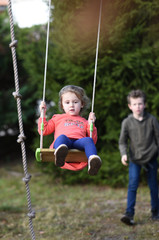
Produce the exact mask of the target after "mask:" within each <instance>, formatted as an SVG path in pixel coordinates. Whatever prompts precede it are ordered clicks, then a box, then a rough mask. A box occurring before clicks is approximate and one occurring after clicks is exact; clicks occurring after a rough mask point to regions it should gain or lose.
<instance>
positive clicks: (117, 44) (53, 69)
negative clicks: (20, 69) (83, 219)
mask: <svg viewBox="0 0 159 240" xmlns="http://www.w3.org/2000/svg"><path fill="white" fill-rule="evenodd" d="M52 3H53V6H54V7H53V10H52V21H51V24H50V40H49V55H48V71H47V85H46V99H47V100H48V101H53V102H55V107H54V109H50V112H52V113H54V112H55V111H56V112H57V102H58V91H59V90H60V88H61V87H63V86H64V85H66V84H76V85H80V86H82V87H84V88H85V90H86V92H87V94H88V96H89V97H90V98H91V97H92V85H93V75H94V62H95V50H96V38H97V27H98V14H99V1H98V0H81V1H78V0H76V1H74V0H69V1H68V0H62V1H57V0H53V1H52ZM158 18H159V6H158V1H157V0H153V1H150V0H127V1H120V0H115V1H111V0H106V1H103V10H102V25H101V34H100V45H99V59H98V70H97V84H96V97H95V112H96V116H97V121H96V125H97V128H98V135H99V139H98V143H97V148H98V151H99V154H100V155H101V157H102V159H103V166H102V169H101V171H100V173H99V175H98V176H97V177H96V178H95V179H94V180H92V178H89V177H88V176H87V175H86V171H83V172H80V173H79V175H78V179H80V181H81V178H82V180H83V181H85V180H86V179H87V181H89V180H90V181H91V182H92V181H96V182H100V183H101V182H103V183H108V184H111V185H116V184H119V183H120V184H124V180H125V176H124V175H125V173H123V172H124V171H122V170H123V167H122V165H121V163H120V155H119V150H118V138H119V133H120V124H121V121H122V119H123V118H124V117H126V116H127V114H129V110H128V108H127V103H126V96H127V94H128V92H129V91H130V90H132V89H135V88H142V89H143V90H144V91H145V92H146V93H147V95H148V109H149V111H151V112H152V113H153V114H154V115H156V116H157V114H158V106H159V94H158V79H159V71H158V69H159V57H158V56H159V54H158V52H159V41H158V39H159V32H158V29H159V26H158V25H159V24H158V22H159V21H158ZM37 31H39V29H37ZM35 32H36V30H35V29H34V30H33V31H32V30H31V31H30V32H26V33H25V37H24V39H23V45H22V44H21V46H20V49H21V50H20V51H19V54H20V56H21V57H22V52H23V54H24V55H23V64H24V66H25V69H26V71H27V72H28V76H29V82H30V84H31V85H30V86H34V87H35V88H36V89H37V90H36V94H37V97H39V98H40V96H41V95H42V88H43V82H42V79H41V75H42V70H43V67H44V58H45V44H44V42H45V37H44V35H45V36H46V29H45V28H41V29H40V33H39V32H38V34H40V35H38V34H37V32H36V33H35ZM37 36H40V37H39V38H37ZM21 39H22V37H21ZM30 39H31V40H30ZM24 43H26V44H24ZM35 88H34V89H35ZM48 145H49V144H48ZM49 171H50V168H49ZM51 171H52V170H51ZM119 171H120V173H121V174H118V172H119ZM54 172H55V175H56V174H58V176H59V175H61V176H62V177H63V179H65V181H67V179H69V181H75V179H77V174H72V173H71V174H70V172H68V171H67V172H66V171H60V170H58V169H57V168H55V169H54ZM113 174H115V176H116V177H115V178H113V179H112V175H113ZM68 175H69V178H68ZM88 179H89V180H88Z"/></svg>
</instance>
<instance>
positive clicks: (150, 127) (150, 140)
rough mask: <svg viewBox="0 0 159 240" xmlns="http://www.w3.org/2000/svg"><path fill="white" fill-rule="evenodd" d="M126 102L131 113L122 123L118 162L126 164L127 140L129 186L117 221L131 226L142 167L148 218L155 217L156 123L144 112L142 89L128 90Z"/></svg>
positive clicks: (158, 133)
mask: <svg viewBox="0 0 159 240" xmlns="http://www.w3.org/2000/svg"><path fill="white" fill-rule="evenodd" d="M127 101H128V107H129V109H130V110H131V111H132V114H130V115H129V116H128V117H127V118H126V119H124V120H123V122H122V127H121V133H120V138H119V150H120V154H121V162H122V164H123V165H125V166H127V165H128V164H127V161H128V155H127V147H128V143H129V161H130V162H129V185H128V193H127V208H126V212H125V214H124V216H123V217H122V218H121V221H122V222H123V223H125V224H127V225H133V224H134V219H133V218H134V214H135V203H136V193H137V188H138V185H139V177H140V171H141V168H142V167H143V168H144V169H145V170H146V173H147V181H148V185H149V188H150V195H151V212H152V219H153V220H156V219H159V199H158V183H157V167H158V166H157V157H158V150H159V123H158V121H157V119H156V118H155V117H154V116H153V115H151V114H149V113H147V112H146V111H145V107H146V96H145V94H144V92H143V91H141V90H133V91H131V92H130V93H129V94H128V96H127Z"/></svg>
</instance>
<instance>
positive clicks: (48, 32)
mask: <svg viewBox="0 0 159 240" xmlns="http://www.w3.org/2000/svg"><path fill="white" fill-rule="evenodd" d="M50 14H51V0H49V14H48V24H47V36H46V52H45V69H44V86H43V101H45V95H46V74H47V60H48V48H49V34H50ZM43 122H44V109H42V126H43ZM40 148H43V127H41V134H40Z"/></svg>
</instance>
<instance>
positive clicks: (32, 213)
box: [8, 0, 35, 240]
mask: <svg viewBox="0 0 159 240" xmlns="http://www.w3.org/2000/svg"><path fill="white" fill-rule="evenodd" d="M8 13H9V19H10V33H11V43H10V45H9V46H10V48H11V52H12V59H13V71H14V81H15V92H14V93H13V96H14V98H15V99H16V100H17V112H18V121H19V131H20V135H19V137H18V140H17V142H18V143H20V144H21V152H22V162H23V169H24V175H25V177H24V178H23V181H24V182H25V187H26V196H27V203H28V214H27V215H28V217H29V228H30V233H31V239H32V240H35V234H34V228H33V223H32V218H35V211H33V210H32V206H31V197H30V189H29V181H30V178H31V175H30V174H28V171H27V160H26V149H25V142H24V140H25V135H24V131H23V120H22V110H21V98H22V96H21V94H20V93H19V78H18V67H17V58H16V46H17V43H18V41H17V40H15V34H14V23H13V14H12V4H11V0H8Z"/></svg>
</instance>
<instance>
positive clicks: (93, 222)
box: [0, 161, 159, 240]
mask: <svg viewBox="0 0 159 240" xmlns="http://www.w3.org/2000/svg"><path fill="white" fill-rule="evenodd" d="M28 171H29V173H31V174H32V178H31V181H30V182H29V186H30V193H31V200H32V208H33V209H35V211H36V217H35V219H33V226H34V232H35V236H36V239H38V240H141V239H142V240H152V239H153V240H157V239H159V224H158V223H159V222H154V221H152V220H151V218H150V216H151V213H150V196H149V189H148V187H147V186H140V187H139V191H138V195H137V203H136V214H135V222H136V224H135V226H133V227H132V226H131V227H130V226H126V225H124V224H123V223H122V222H121V221H120V218H121V216H122V214H123V213H124V211H125V207H126V194H127V193H126V192H127V189H126V188H116V189H114V188H111V187H109V186H96V185H87V184H85V185H76V186H68V185H62V184H60V183H59V182H53V181H52V179H51V177H50V176H48V175H46V174H43V173H41V172H40V170H39V168H37V166H36V164H35V162H34V161H32V162H31V163H29V166H28ZM23 175H24V174H23V169H22V165H21V162H19V163H16V164H13V165H12V166H11V165H10V164H6V165H3V166H1V168H0V176H1V178H0V187H1V194H0V201H1V206H0V239H3V240H24V239H27V240H29V239H31V236H30V231H29V223H28V217H27V211H28V209H27V200H26V193H25V184H24V182H23V181H22V178H23Z"/></svg>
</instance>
